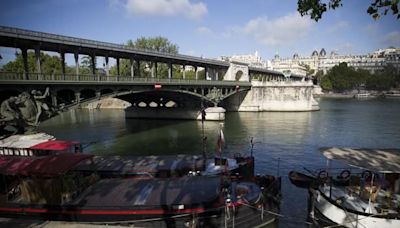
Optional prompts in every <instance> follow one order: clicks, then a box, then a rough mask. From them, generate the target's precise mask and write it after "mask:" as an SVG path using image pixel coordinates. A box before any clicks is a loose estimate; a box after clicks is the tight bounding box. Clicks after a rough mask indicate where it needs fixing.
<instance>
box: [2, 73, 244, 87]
mask: <svg viewBox="0 0 400 228" xmlns="http://www.w3.org/2000/svg"><path fill="white" fill-rule="evenodd" d="M1 82H9V83H10V82H11V83H12V82H43V83H49V82H52V83H57V82H69V83H76V84H79V83H80V82H93V83H104V84H107V83H110V82H111V83H119V84H124V83H126V84H153V83H164V84H184V85H211V86H212V85H215V86H251V83H250V82H240V81H225V80H224V81H211V80H196V79H181V78H151V77H131V76H122V75H118V76H106V75H99V74H96V75H92V74H90V75H87V74H85V75H62V74H38V73H29V74H28V75H25V73H14V72H0V83H1Z"/></svg>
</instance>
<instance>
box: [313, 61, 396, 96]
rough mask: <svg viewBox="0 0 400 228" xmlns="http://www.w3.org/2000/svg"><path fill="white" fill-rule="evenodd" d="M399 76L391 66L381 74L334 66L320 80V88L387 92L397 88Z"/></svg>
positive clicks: (343, 65) (339, 90) (344, 64)
mask: <svg viewBox="0 0 400 228" xmlns="http://www.w3.org/2000/svg"><path fill="white" fill-rule="evenodd" d="M399 83H400V74H399V73H398V72H397V70H396V68H394V67H393V66H392V65H388V66H386V67H385V68H384V70H383V71H382V72H376V73H375V74H371V73H370V72H369V71H367V70H362V69H358V70H355V69H354V68H352V67H348V66H347V64H346V63H340V64H339V65H338V66H334V67H333V68H332V69H331V70H330V71H329V72H328V73H327V74H326V75H325V76H323V77H322V78H321V83H320V85H321V88H323V89H324V90H329V91H331V90H333V91H336V92H343V91H346V90H353V89H360V88H364V87H365V88H366V89H368V90H388V89H390V88H393V87H396V86H398V85H399Z"/></svg>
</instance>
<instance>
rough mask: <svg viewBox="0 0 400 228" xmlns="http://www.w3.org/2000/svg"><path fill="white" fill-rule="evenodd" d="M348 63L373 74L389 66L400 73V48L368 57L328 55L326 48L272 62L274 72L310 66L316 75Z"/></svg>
mask: <svg viewBox="0 0 400 228" xmlns="http://www.w3.org/2000/svg"><path fill="white" fill-rule="evenodd" d="M343 62H345V63H347V65H348V66H350V67H354V68H355V69H364V70H368V71H370V72H371V73H375V72H377V71H381V70H383V69H384V67H385V66H387V65H388V64H391V65H393V66H394V67H395V68H396V69H397V71H398V72H399V71H400V48H387V49H379V50H377V51H375V52H373V53H369V54H366V55H338V54H337V53H336V52H334V51H332V52H331V53H330V54H329V55H327V53H326V51H325V49H324V48H322V49H321V50H320V51H319V52H318V51H316V50H315V51H313V52H312V54H311V56H304V57H303V56H301V57H300V56H299V55H297V54H294V55H293V57H292V58H280V57H279V56H278V55H275V58H274V59H273V60H272V61H271V63H272V68H273V69H274V70H287V69H291V68H292V69H293V70H296V67H297V66H305V65H308V66H309V67H310V69H313V70H314V73H316V72H318V71H322V72H323V73H324V74H326V73H327V72H328V71H329V70H330V69H331V68H332V67H334V66H336V65H339V63H343Z"/></svg>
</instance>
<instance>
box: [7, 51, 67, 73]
mask: <svg viewBox="0 0 400 228" xmlns="http://www.w3.org/2000/svg"><path fill="white" fill-rule="evenodd" d="M40 68H41V72H42V73H44V74H61V72H62V69H61V60H60V58H59V57H58V56H50V55H49V54H46V53H43V52H41V53H40ZM1 70H2V71H5V72H18V73H23V72H24V61H23V58H22V54H21V53H19V52H17V53H16V54H15V60H14V61H10V62H8V63H7V64H5V65H4V66H3V67H2V69H1ZM28 72H30V73H35V72H37V69H36V57H35V53H34V52H28Z"/></svg>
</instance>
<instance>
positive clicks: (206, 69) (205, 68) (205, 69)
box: [204, 66, 208, 80]
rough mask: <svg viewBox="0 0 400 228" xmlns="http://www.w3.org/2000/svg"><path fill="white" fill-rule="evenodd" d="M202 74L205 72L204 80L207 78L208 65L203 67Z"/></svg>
mask: <svg viewBox="0 0 400 228" xmlns="http://www.w3.org/2000/svg"><path fill="white" fill-rule="evenodd" d="M204 74H205V77H206V80H208V67H207V66H205V67H204Z"/></svg>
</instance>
